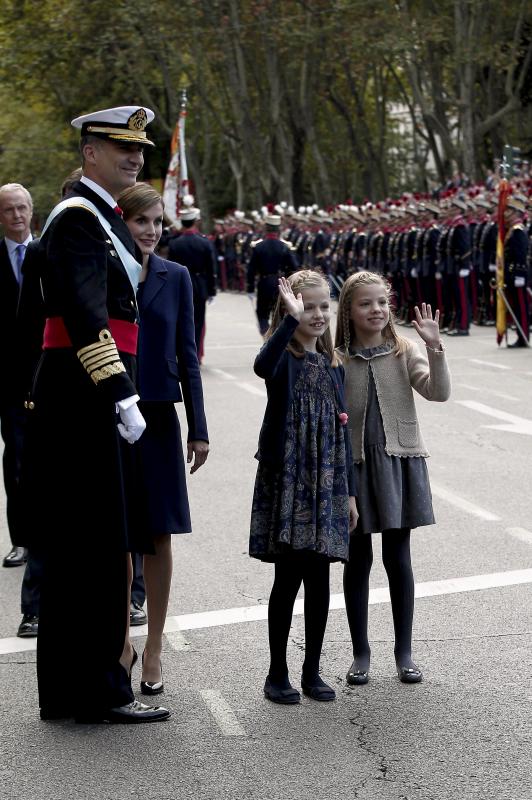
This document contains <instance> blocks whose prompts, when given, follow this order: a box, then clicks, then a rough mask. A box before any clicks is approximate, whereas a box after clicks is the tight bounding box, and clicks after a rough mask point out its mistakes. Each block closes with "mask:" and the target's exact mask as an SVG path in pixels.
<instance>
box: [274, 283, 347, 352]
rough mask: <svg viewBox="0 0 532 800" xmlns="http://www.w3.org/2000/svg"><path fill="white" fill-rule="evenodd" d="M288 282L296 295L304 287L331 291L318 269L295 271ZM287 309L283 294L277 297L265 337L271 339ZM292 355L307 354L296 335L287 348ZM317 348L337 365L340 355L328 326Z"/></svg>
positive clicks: (319, 339)
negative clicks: (282, 297)
mask: <svg viewBox="0 0 532 800" xmlns="http://www.w3.org/2000/svg"><path fill="white" fill-rule="evenodd" d="M288 283H289V284H290V286H291V287H292V291H293V292H294V295H295V296H297V295H298V293H299V292H302V291H303V290H304V289H314V288H315V287H317V286H320V287H323V288H324V289H327V291H328V292H329V283H328V281H327V279H326V277H325V276H324V275H323V274H322V273H321V272H318V271H317V270H313V269H302V270H299V272H294V273H293V274H292V275H289V277H288ZM285 313H286V311H285V308H284V305H283V301H282V299H281V296H280V295H279V296H278V297H277V302H276V304H275V308H274V310H273V316H272V323H271V325H270V327H269V329H268V331H267V332H266V336H265V337H264V338H265V339H269V338H270V336H272V335H273V333H274V332H275V331H276V330H277V328H278V327H279V325H280V324H281V322H282V320H283V317H284V315H285ZM286 349H287V350H288V351H289V352H290V353H292V355H294V356H297V357H298V358H303V356H304V355H305V350H304V348H303V346H302V345H301V344H300V343H299V342H298V341H297V339H296V338H295V337H292V338H291V339H290V342H289V344H288V347H287V348H286ZM316 350H317V351H318V353H326V354H327V356H328V357H329V360H330V362H331V367H337V366H338V364H339V363H340V362H339V359H338V356H337V355H336V353H335V352H334V344H333V340H332V336H331V330H330V328H329V327H327V330H326V331H324V332H323V333H322V334H321V336H318V339H317V341H316Z"/></svg>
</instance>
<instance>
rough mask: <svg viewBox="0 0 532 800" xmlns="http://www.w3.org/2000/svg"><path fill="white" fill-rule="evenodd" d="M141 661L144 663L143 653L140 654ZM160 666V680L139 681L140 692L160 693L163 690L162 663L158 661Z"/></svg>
mask: <svg viewBox="0 0 532 800" xmlns="http://www.w3.org/2000/svg"><path fill="white" fill-rule="evenodd" d="M142 663H143V664H144V653H143V654H142ZM159 664H160V667H161V680H160V681H141V682H140V691H141V693H142V694H150V695H152V694H161V693H162V692H164V683H163V665H162V664H161V662H159Z"/></svg>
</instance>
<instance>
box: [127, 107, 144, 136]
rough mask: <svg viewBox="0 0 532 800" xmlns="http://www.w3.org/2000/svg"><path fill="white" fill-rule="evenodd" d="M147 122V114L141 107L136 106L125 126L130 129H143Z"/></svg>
mask: <svg viewBox="0 0 532 800" xmlns="http://www.w3.org/2000/svg"><path fill="white" fill-rule="evenodd" d="M147 124H148V115H147V114H146V112H145V110H144V109H143V108H138V109H137V110H136V111H135V112H134V113H133V114H132V115H131V116H130V117H129V119H128V121H127V127H128V128H129V129H130V130H131V131H143V130H144V128H145V127H146V125H147Z"/></svg>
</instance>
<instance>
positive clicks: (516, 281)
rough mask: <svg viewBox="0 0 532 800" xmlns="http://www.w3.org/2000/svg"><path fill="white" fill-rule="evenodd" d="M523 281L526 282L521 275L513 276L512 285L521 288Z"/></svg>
mask: <svg viewBox="0 0 532 800" xmlns="http://www.w3.org/2000/svg"><path fill="white" fill-rule="evenodd" d="M525 283H526V280H525V278H523V277H522V276H521V277H518V278H514V286H515V288H516V289H522V287H523V286H524V285H525Z"/></svg>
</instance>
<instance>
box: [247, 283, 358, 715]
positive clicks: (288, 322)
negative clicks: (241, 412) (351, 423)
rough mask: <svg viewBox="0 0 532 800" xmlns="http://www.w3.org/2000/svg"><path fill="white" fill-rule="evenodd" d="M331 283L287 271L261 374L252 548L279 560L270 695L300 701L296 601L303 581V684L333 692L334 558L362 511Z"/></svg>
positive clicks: (271, 618) (312, 690)
mask: <svg viewBox="0 0 532 800" xmlns="http://www.w3.org/2000/svg"><path fill="white" fill-rule="evenodd" d="M330 313H331V312H330V295H329V285H328V283H327V281H326V280H325V279H324V277H323V276H322V275H321V274H320V273H318V272H314V271H312V270H303V271H300V272H296V273H294V274H293V275H291V276H290V278H288V279H286V278H280V279H279V298H278V301H277V305H276V308H275V311H274V315H273V320H272V325H271V328H270V330H269V331H268V333H267V334H266V343H265V344H264V346H263V348H262V349H261V351H260V353H259V355H258V356H257V358H256V360H255V372H256V373H257V375H259V376H260V377H261V378H264V379H265V381H266V389H267V393H268V402H267V407H266V412H265V416H264V422H263V425H262V428H261V432H260V438H259V449H258V453H257V455H256V458H257V459H258V461H259V466H258V469H257V478H256V481H255V491H254V495H253V507H252V512H251V531H250V544H249V552H250V555H251V556H252V557H254V558H258V559H261V560H262V561H269V562H273V563H274V564H275V579H274V584H273V588H272V591H271V595H270V600H269V604H268V633H269V644H270V669H269V673H268V677H267V678H266V683H265V686H264V694H265V696H266V697H267V698H268V699H269V700H272V701H273V702H276V703H285V704H290V703H299V702H300V699H301V698H300V694H299V692H298V691H297V690H296V689H295V688H294V687H293V686H292V685H291V684H290V681H289V677H288V667H287V662H286V648H287V644H288V635H289V632H290V625H291V622H292V612H293V608H294V602H295V599H296V596H297V593H298V591H299V588H300V586H301V583H302V582H303V585H304V588H305V660H304V663H303V674H302V677H301V687H302V689H303V692H304V694H306V695H308V696H309V697H312V698H313V699H315V700H334V698H335V693H334V690H333V689H332V688H331V687H330V686H328V685H327V684H326V683H325V682H324V681H323V680H322V679H321V677H320V675H319V665H320V656H321V649H322V644H323V637H324V633H325V626H326V623H327V616H328V611H329V565H330V562H331V561H345V560H346V559H347V557H348V552H349V532H350V530H352V529H354V527H355V525H356V519H357V511H356V500H355V470H354V468H353V466H352V459H351V455H350V446H349V437H348V434H347V426H346V423H347V414H346V413H345V409H344V396H343V379H344V371H343V367H342V366H341V365H340V363H339V361H338V359H337V357H336V355H335V353H334V347H333V343H332V338H331V334H330V331H329V320H330Z"/></svg>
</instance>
